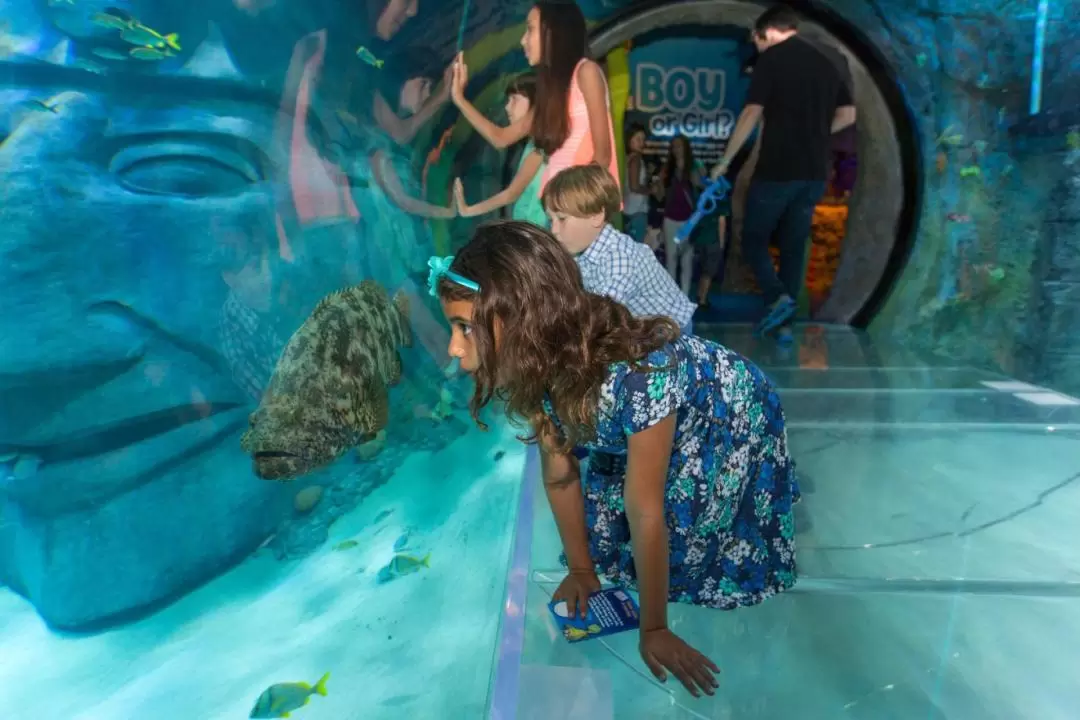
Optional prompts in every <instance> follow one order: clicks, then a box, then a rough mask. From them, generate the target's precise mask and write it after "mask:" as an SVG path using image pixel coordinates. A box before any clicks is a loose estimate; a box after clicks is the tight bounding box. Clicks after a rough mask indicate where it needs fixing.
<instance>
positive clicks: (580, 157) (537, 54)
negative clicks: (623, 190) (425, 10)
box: [450, 2, 619, 192]
mask: <svg viewBox="0 0 1080 720" xmlns="http://www.w3.org/2000/svg"><path fill="white" fill-rule="evenodd" d="M521 47H522V49H523V50H524V51H525V58H526V60H528V62H529V65H530V66H532V67H533V68H535V69H536V102H535V103H534V105H533V107H532V109H531V110H530V112H529V113H528V114H526V115H525V116H524V117H522V118H519V119H518V120H517V121H514V122H511V123H510V124H509V125H507V126H505V127H501V126H499V125H496V124H495V123H493V122H491V121H490V120H488V119H487V118H486V117H484V115H483V113H481V112H480V111H479V110H477V109H476V107H474V106H473V105H472V103H470V102H469V101H468V100H466V99H465V84H466V82H467V81H468V69H467V68H466V66H465V58H464V56H463V55H459V56H458V59H457V62H456V63H455V64H454V71H453V72H454V78H453V81H452V83H451V91H450V98H451V99H452V100H453V102H454V104H455V105H457V107H458V108H459V109H460V110H461V113H462V115H464V116H465V119H466V120H468V122H469V124H471V125H472V126H473V128H474V129H475V130H476V131H477V132H478V133H480V134H481V135H482V136H483V137H484V139H486V140H487V141H488V142H489V143H491V144H492V145H494V146H495V147H496V148H499V149H500V150H501V149H503V148H506V147H508V146H510V145H513V144H514V143H516V142H518V141H519V140H521V139H523V138H524V137H526V136H532V139H533V144H534V145H535V146H536V149H537V150H539V151H540V152H542V153H543V154H544V157H545V158H546V159H547V165H546V167H545V168H544V171H543V174H542V175H541V180H540V187H539V191H540V192H543V190H544V186H545V185H547V181H548V180H550V179H551V178H552V177H554V176H555V174H556V173H558V172H559V171H560V170H563V169H565V168H568V167H570V166H572V165H587V164H589V163H596V164H598V165H600V166H601V167H605V168H607V169H608V171H609V172H610V173H611V175H612V177H614V178H615V180H616V182H618V179H619V173H618V163H617V159H616V157H615V135H614V133H613V131H612V122H611V107H610V101H609V99H608V89H607V79H606V78H605V77H604V71H603V70H602V69H601V68H600V66H599V65H597V64H596V63H595V62H594V61H592V60H590V59H588V57H586V53H587V51H588V34H587V32H586V29H585V16H584V15H583V14H582V12H581V8H579V7H578V6H577V5H576V4H575V3H572V2H538V3H536V4H535V5H534V6H533V8H532V10H530V11H529V15H528V18H527V19H526V26H525V34H524V35H523V36H522V38H521Z"/></svg>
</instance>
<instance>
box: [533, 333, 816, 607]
mask: <svg viewBox="0 0 1080 720" xmlns="http://www.w3.org/2000/svg"><path fill="white" fill-rule="evenodd" d="M546 409H547V411H548V413H549V414H550V415H552V417H553V418H554V419H555V422H556V424H558V419H557V418H556V417H555V415H554V413H553V411H552V407H551V405H550V403H548V404H547V407H546ZM672 413H675V415H676V430H675V441H674V444H673V447H672V454H671V463H670V465H669V466H668V477H667V490H666V498H665V502H664V505H665V514H666V516H667V526H668V538H669V544H670V575H671V577H670V583H669V588H670V596H669V599H670V600H671V601H673V602H686V603H692V604H694V605H705V606H709V607H714V608H721V609H725V610H726V609H732V608H735V607H739V606H746V605H756V604H757V603H759V602H761V601H762V600H764V599H765V598H767V597H769V596H771V595H774V594H776V593H778V592H781V591H783V590H786V589H787V588H790V587H791V586H792V585H794V584H795V540H794V537H795V522H794V516H793V513H792V504H793V503H794V502H796V501H797V499H798V497H799V490H798V485H797V483H796V481H795V471H794V466H793V464H792V461H791V458H790V457H789V456H788V448H787V435H786V432H785V429H784V413H783V410H782V409H781V407H780V398H779V397H778V396H777V394H776V391H775V389H774V388H773V387H772V384H771V383H770V382H769V380H768V378H766V377H765V375H764V374H763V373H762V372H761V370H759V369H758V368H757V367H755V366H754V365H753V364H752V363H751V362H750V361H748V360H746V359H745V358H743V357H741V356H740V355H738V354H736V353H734V352H732V351H730V350H728V349H727V348H725V347H723V346H721V345H719V344H717V343H713V342H709V341H707V340H703V339H701V338H697V337H687V336H683V337H681V338H679V339H678V340H676V341H674V342H672V343H671V344H669V345H667V346H665V347H663V348H661V349H659V350H657V351H656V352H654V353H652V354H650V355H649V356H648V358H646V360H645V361H644V362H643V363H640V364H639V365H638V368H634V367H632V366H631V365H630V364H629V363H617V364H614V365H612V366H611V367H610V368H609V370H608V376H607V379H606V380H605V381H604V384H603V386H602V387H601V390H600V407H599V409H598V412H597V428H596V438H595V439H594V440H592V441H591V442H589V443H587V444H586V447H587V448H588V449H589V451H590V452H589V460H588V466H587V470H586V472H585V473H584V477H583V479H582V486H583V490H584V493H585V517H586V522H587V524H588V527H589V551H590V553H591V556H592V559H593V561H594V563H595V564H596V570H597V572H598V573H599V574H601V575H604V576H605V577H607V579H608V580H610V581H611V582H614V583H617V584H620V585H624V586H627V587H631V588H634V587H636V584H637V574H636V573H635V571H634V558H633V554H632V547H631V544H630V526H629V523H628V520H627V517H626V512H625V508H624V505H623V486H624V483H625V479H626V449H627V441H628V438H629V436H630V435H632V434H634V433H637V432H640V431H642V430H645V429H646V428H648V427H650V426H652V425H655V424H656V423H658V422H660V421H661V420H663V419H664V418H666V417H668V416H669V415H671V414H672ZM564 562H565V558H564Z"/></svg>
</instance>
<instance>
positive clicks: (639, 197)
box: [623, 123, 649, 242]
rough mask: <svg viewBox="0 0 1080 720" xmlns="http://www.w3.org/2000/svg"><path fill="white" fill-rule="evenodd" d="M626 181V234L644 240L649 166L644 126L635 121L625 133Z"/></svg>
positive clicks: (624, 214)
mask: <svg viewBox="0 0 1080 720" xmlns="http://www.w3.org/2000/svg"><path fill="white" fill-rule="evenodd" d="M626 147H627V148H628V149H629V150H630V154H629V155H627V157H626V182H625V183H624V184H623V187H624V188H625V189H626V194H625V196H624V198H623V218H625V222H626V225H625V229H626V234H627V235H629V236H630V237H632V238H634V239H635V240H637V241H638V242H645V233H646V232H648V230H649V168H648V166H647V165H646V163H645V155H644V154H643V152H644V150H645V127H644V126H643V125H640V124H637V123H635V124H634V125H631V126H630V131H629V132H628V133H627V135H626Z"/></svg>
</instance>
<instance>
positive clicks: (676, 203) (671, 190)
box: [660, 135, 705, 295]
mask: <svg viewBox="0 0 1080 720" xmlns="http://www.w3.org/2000/svg"><path fill="white" fill-rule="evenodd" d="M660 182H661V184H662V185H663V187H664V258H665V260H666V262H667V269H668V273H669V274H670V275H671V277H673V278H675V282H677V283H679V286H680V287H681V288H682V291H683V293H685V294H687V295H689V294H690V281H691V280H692V279H693V274H694V246H693V245H692V244H691V243H690V242H689V240H687V241H685V242H682V243H676V242H675V234H676V233H678V232H679V230H681V229H682V226H683V225H684V224H685V223H686V221H687V220H689V219H690V216H691V215H693V214H694V207H695V205H696V204H697V192H698V190H700V189H701V187H702V186H703V185H704V184H705V171H704V168H702V167H701V165H700V164H699V163H697V162H696V161H695V160H694V151H693V149H692V148H691V147H690V141H689V140H688V139H687V138H686V136H685V135H677V136H676V137H675V138H673V139H672V141H671V147H670V148H669V149H668V156H667V162H666V163H665V165H664V169H663V170H662V171H661V172H660Z"/></svg>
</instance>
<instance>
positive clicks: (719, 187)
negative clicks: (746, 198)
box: [675, 177, 731, 245]
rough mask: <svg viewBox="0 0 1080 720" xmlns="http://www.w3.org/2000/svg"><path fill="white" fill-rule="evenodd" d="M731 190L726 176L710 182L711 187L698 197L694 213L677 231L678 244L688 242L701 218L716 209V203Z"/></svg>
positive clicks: (676, 242)
mask: <svg viewBox="0 0 1080 720" xmlns="http://www.w3.org/2000/svg"><path fill="white" fill-rule="evenodd" d="M729 190H731V183H729V182H728V181H727V180H726V179H725V178H722V177H718V178H716V179H715V180H713V181H712V182H711V183H709V187H707V188H705V189H704V190H703V191H702V192H701V196H700V197H699V198H698V201H697V209H696V210H694V214H693V215H691V216H690V219H689V220H687V221H686V222H685V223H683V226H682V227H681V228H679V231H678V232H677V233H675V244H676V245H679V244H682V243H684V242H686V239H687V238H688V237H690V233H692V232H694V228H695V227H697V224H698V223H699V222H701V218H703V217H705V216H706V215H708V214H709V213H711V212H713V211H715V210H716V204H717V203H718V202H720V201H721V200H723V199H724V197H725V196H726V195H727V194H728V191H729Z"/></svg>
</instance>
